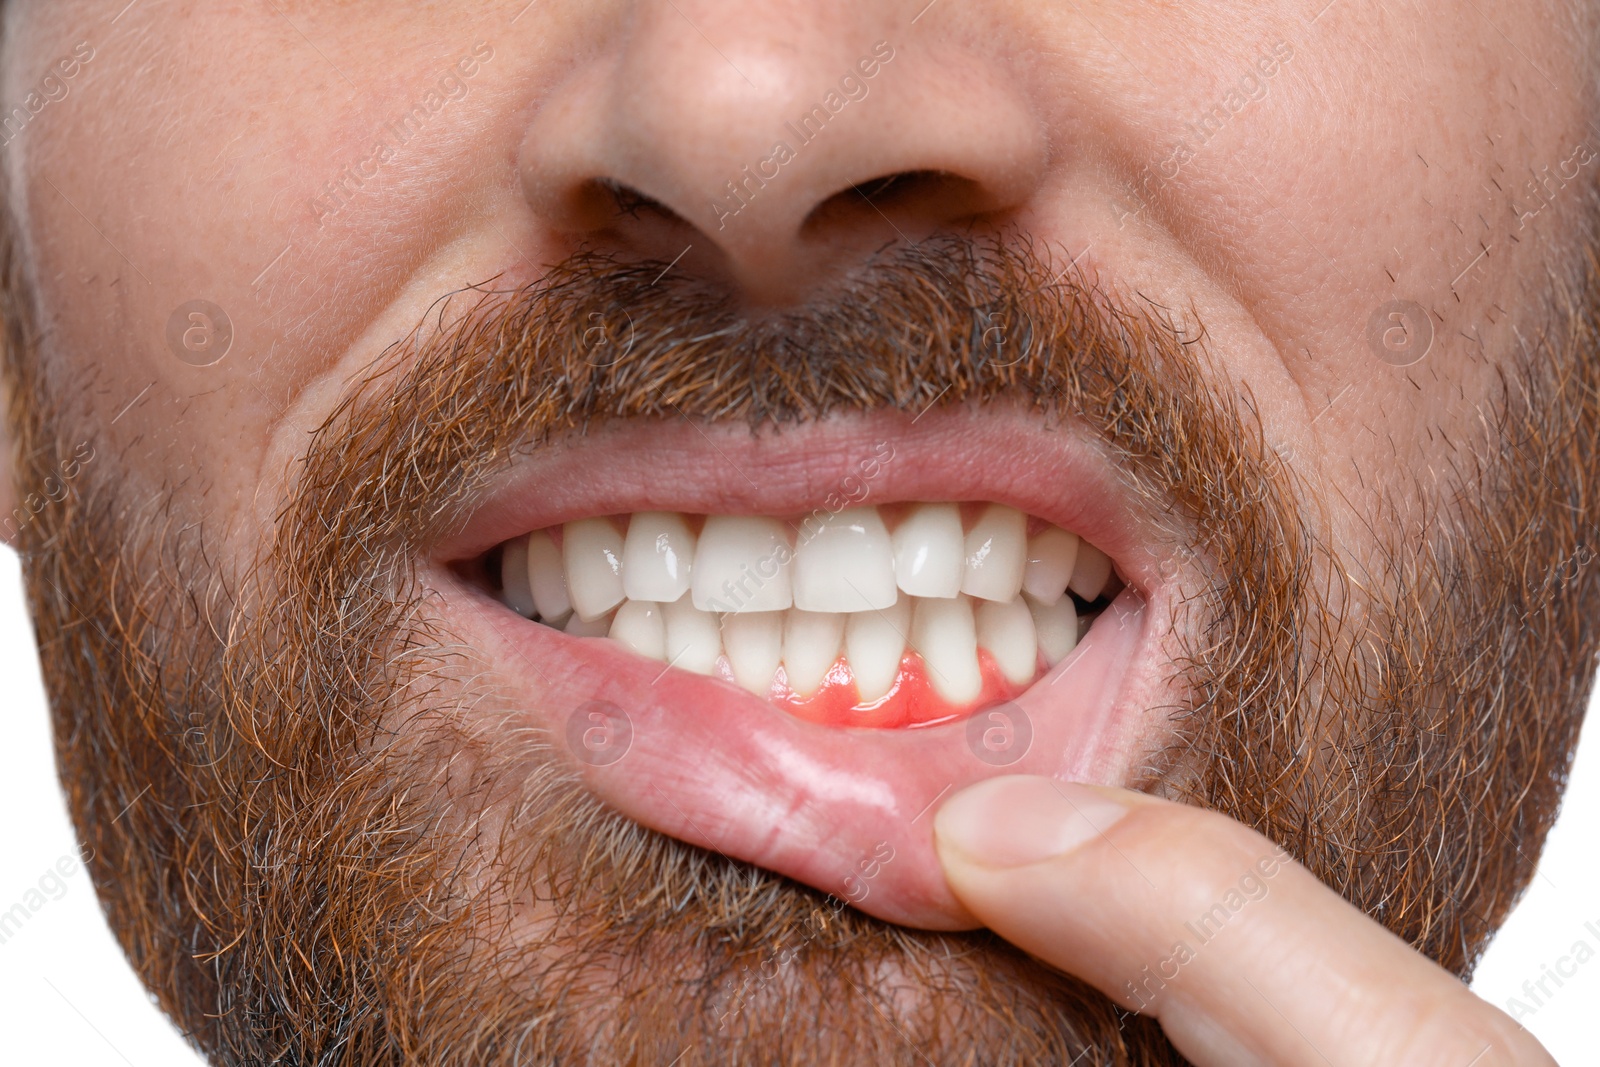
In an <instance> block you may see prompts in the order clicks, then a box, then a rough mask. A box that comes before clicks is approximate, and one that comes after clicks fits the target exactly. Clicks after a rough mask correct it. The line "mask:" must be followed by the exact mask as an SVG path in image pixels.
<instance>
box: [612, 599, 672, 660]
mask: <svg viewBox="0 0 1600 1067" xmlns="http://www.w3.org/2000/svg"><path fill="white" fill-rule="evenodd" d="M609 636H610V637H611V640H613V641H616V642H618V643H620V644H622V645H624V646H626V647H628V648H631V649H633V651H635V652H637V653H639V655H641V656H648V657H649V658H650V659H666V658H667V627H666V623H665V622H664V621H663V619H662V613H661V605H660V604H657V603H655V602H654V601H650V600H625V601H623V602H622V606H621V607H620V608H618V609H617V614H616V616H615V617H614V618H613V619H612V620H611V633H610V635H609Z"/></svg>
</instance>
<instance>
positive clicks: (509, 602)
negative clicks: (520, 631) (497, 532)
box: [500, 537, 539, 619]
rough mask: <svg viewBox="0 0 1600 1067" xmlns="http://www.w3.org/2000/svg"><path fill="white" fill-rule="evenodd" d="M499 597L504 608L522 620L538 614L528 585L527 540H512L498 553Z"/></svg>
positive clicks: (531, 590)
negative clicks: (503, 601)
mask: <svg viewBox="0 0 1600 1067" xmlns="http://www.w3.org/2000/svg"><path fill="white" fill-rule="evenodd" d="M500 595H501V597H502V598H504V600H505V603H506V607H508V608H510V609H511V610H512V611H514V612H516V613H517V614H518V615H521V616H522V617H523V618H524V619H528V618H532V617H533V616H534V615H536V614H538V611H539V609H538V607H537V606H536V605H535V604H534V602H533V588H532V587H531V586H530V585H528V539H527V538H526V537H516V538H512V539H511V540H510V541H507V542H506V546H505V550H504V551H503V552H501V553H500Z"/></svg>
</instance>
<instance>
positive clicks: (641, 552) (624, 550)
mask: <svg viewBox="0 0 1600 1067" xmlns="http://www.w3.org/2000/svg"><path fill="white" fill-rule="evenodd" d="M968 510H969V511H971V510H972V509H971V508H970V507H969V509H968ZM1036 525H1037V523H1036ZM1028 526H1029V520H1028V517H1027V516H1026V515H1024V514H1023V513H1022V512H1020V511H1017V510H1016V509H1014V508H1010V507H1006V506H1004V505H1000V504H988V505H983V506H981V507H979V508H978V509H977V510H976V513H975V514H973V515H972V517H971V521H970V522H969V523H968V524H966V528H965V529H963V522H962V508H961V507H960V506H958V505H956V504H951V503H928V504H911V505H891V506H887V507H885V508H882V509H880V508H876V507H853V508H848V509H845V510H843V511H839V512H837V513H834V514H823V513H821V512H818V513H814V514H813V515H812V516H810V517H808V518H806V519H805V520H804V521H803V522H800V523H787V522H784V521H782V520H780V519H775V518H765V517H759V516H745V515H710V516H706V517H704V518H703V519H697V518H695V517H692V516H685V515H681V514H678V513H675V512H640V513H638V514H635V515H633V516H631V517H630V518H628V519H627V520H626V526H625V530H624V529H623V528H619V525H618V524H617V523H616V522H614V521H613V520H612V519H609V518H590V519H579V520H576V521H574V522H569V523H567V524H566V525H565V526H564V527H563V528H562V530H561V543H560V544H559V545H557V543H556V540H555V539H554V538H553V537H552V536H551V533H550V532H549V531H546V530H538V531H535V532H534V533H532V534H530V535H528V536H526V537H518V538H514V539H513V540H511V541H509V542H507V543H506V544H505V545H504V546H503V552H502V556H501V577H502V583H503V590H502V594H501V596H502V599H503V600H504V602H505V603H506V604H507V605H508V606H510V607H512V608H513V609H515V610H516V611H518V612H520V613H521V614H522V615H524V616H527V617H537V618H538V619H539V620H540V621H542V622H545V623H547V624H549V625H552V626H561V627H563V628H564V629H566V631H567V632H568V633H575V634H581V635H585V636H603V635H609V636H610V637H612V638H613V639H615V640H617V641H619V642H621V643H622V644H624V645H626V646H627V647H629V648H631V649H632V650H633V651H635V652H637V653H639V654H640V655H644V656H648V657H651V658H653V659H660V660H664V661H666V662H668V663H671V664H673V665H675V666H679V667H683V668H686V669H689V670H693V671H698V672H700V673H704V674H711V673H714V672H715V671H716V670H717V665H718V661H719V659H721V658H722V657H726V665H727V670H728V671H729V673H731V675H732V677H733V678H734V679H735V680H736V681H737V682H738V683H739V684H740V685H743V686H745V687H746V688H748V689H750V690H751V691H753V692H756V693H759V694H762V695H766V694H767V693H768V692H769V691H770V690H771V687H772V685H773V683H774V680H775V676H776V675H777V673H778V670H779V668H780V665H781V667H782V670H783V675H784V681H785V683H786V684H787V686H788V687H789V688H790V689H791V690H793V691H794V692H795V693H797V694H798V695H801V696H804V695H807V694H809V693H811V692H815V691H816V689H817V688H818V687H819V686H821V684H822V683H823V681H824V679H825V678H826V676H827V675H828V673H829V671H830V670H832V669H833V668H834V666H835V664H836V663H837V661H838V660H839V658H840V654H841V653H843V654H844V657H845V662H846V663H847V664H848V667H849V670H850V674H851V676H853V678H854V680H855V683H856V686H857V689H858V690H859V694H860V699H861V700H862V701H863V702H872V701H875V700H877V699H879V698H881V697H882V696H884V695H885V694H887V693H888V692H889V691H890V690H891V689H892V687H893V686H894V683H895V679H896V678H897V676H898V674H899V667H900V661H901V659H902V657H903V656H904V655H905V652H906V650H907V647H908V646H909V647H910V649H911V650H912V651H915V652H917V653H920V654H921V655H922V657H923V660H924V662H925V664H926V665H927V667H928V671H927V673H928V680H929V682H930V683H931V684H932V685H933V687H934V689H935V690H936V691H937V692H939V694H940V695H941V696H943V697H944V698H945V699H947V700H949V701H951V702H952V703H958V704H959V703H966V702H969V701H971V700H973V699H975V698H976V697H977V695H978V691H979V688H980V686H981V684H982V680H981V675H980V670H979V664H978V650H979V649H980V648H982V649H986V650H987V651H988V652H989V654H990V655H991V656H992V657H993V658H994V661H995V665H996V666H997V667H998V668H999V670H1000V672H1001V673H1002V674H1003V675H1004V676H1005V678H1006V679H1007V680H1008V681H1010V682H1011V683H1012V684H1014V685H1025V684H1027V683H1028V682H1030V681H1031V680H1032V679H1033V678H1034V677H1035V675H1036V674H1037V672H1038V670H1039V665H1040V662H1041V660H1042V662H1043V664H1044V665H1046V666H1051V665H1054V664H1055V663H1057V662H1059V661H1060V660H1061V659H1062V658H1063V657H1064V656H1066V654H1067V653H1068V652H1070V651H1072V649H1073V647H1074V646H1075V645H1076V643H1077V640H1078V636H1079V631H1080V626H1081V623H1080V620H1079V618H1078V615H1077V611H1078V605H1076V604H1075V602H1074V601H1073V600H1072V599H1071V598H1069V597H1067V593H1068V592H1071V593H1073V594H1074V595H1075V596H1076V597H1077V598H1078V599H1079V600H1082V601H1085V602H1088V601H1094V600H1096V599H1098V598H1099V597H1100V596H1101V595H1102V594H1103V593H1105V592H1106V591H1107V586H1108V583H1109V582H1110V580H1111V561H1110V559H1109V558H1108V557H1107V556H1106V555H1105V554H1104V553H1103V552H1101V551H1100V550H1099V549H1097V548H1095V547H1094V546H1093V545H1090V544H1088V543H1087V542H1083V541H1081V540H1080V539H1079V538H1078V536H1077V535H1076V534H1073V533H1069V532H1067V531H1065V530H1063V529H1061V528H1060V527H1056V526H1044V527H1043V528H1042V529H1039V530H1038V531H1037V532H1036V533H1034V534H1033V535H1032V536H1029V534H1028ZM697 527H698V533H697V532H696V528H697ZM1112 591H1113V592H1114V590H1112Z"/></svg>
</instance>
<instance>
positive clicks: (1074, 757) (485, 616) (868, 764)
mask: <svg viewBox="0 0 1600 1067" xmlns="http://www.w3.org/2000/svg"><path fill="white" fill-rule="evenodd" d="M469 599H470V607H469V609H468V619H467V621H468V624H469V625H470V626H472V627H473V628H474V629H476V630H478V631H479V633H480V635H481V638H482V642H481V643H479V644H478V645H477V647H479V648H482V649H484V650H485V651H486V652H488V653H489V654H490V655H491V656H493V657H494V658H495V661H496V662H499V663H501V664H503V665H504V667H505V669H506V670H507V671H508V672H509V673H510V674H511V675H512V676H513V681H514V684H515V685H517V687H518V689H519V690H520V691H522V692H524V693H526V694H527V700H528V705H527V707H528V710H527V712H526V724H527V725H531V726H534V727H539V728H543V729H545V730H548V731H549V734H550V738H551V741H552V743H553V745H554V747H555V748H556V750H557V751H558V752H561V753H564V754H566V755H567V756H569V757H570V759H571V761H572V763H573V764H574V765H575V766H576V768H577V769H578V771H579V773H580V774H581V776H582V778H583V780H584V782H585V784H586V786H587V787H588V788H589V789H590V791H591V792H593V794H594V795H595V796H596V797H597V798H599V799H600V800H601V801H602V802H604V803H606V804H607V805H609V806H610V807H612V808H613V809H615V810H616V811H618V812H620V813H621V814H623V815H625V816H627V817H628V818H630V819H633V820H634V821H636V822H638V823H640V824H642V825H644V826H648V827H650V828H652V829H655V830H658V831H660V832H661V833H664V834H668V835H670V836H672V837H675V838H678V839H680V840H683V841H686V842H689V843H691V844H695V845H699V846H701V847H704V848H707V849H711V850H714V851H716V852H719V853H721V854H722V855H724V856H727V857H728V858H730V859H735V860H742V861H744V862H747V863H751V864H755V865H757V866H760V867H764V868H767V869H769V870H772V871H775V872H777V873H779V874H783V875H787V876H788V877H791V878H794V879H796V880H798V881H801V882H804V883H806V884H808V885H811V886H813V887H815V888H817V889H819V890H822V891H824V892H827V893H831V894H833V895H835V896H837V897H839V898H841V899H844V900H847V901H849V902H851V903H852V904H854V905H855V906H856V907H858V908H860V909H861V910H862V911H865V912H867V913H868V914H871V915H875V916H877V917H879V918H881V919H885V920H888V921H891V922H896V923H901V924H904V925H908V926H916V927H922V928H925V929H936V930H958V929H969V928H972V927H974V926H976V925H977V923H976V922H975V921H974V920H973V919H972V917H971V916H970V915H969V914H968V913H967V912H966V911H965V909H963V908H962V907H961V906H960V904H959V903H957V901H956V900H955V898H954V897H953V896H952V895H951V894H950V892H949V889H948V888H947V887H946V885H945V882H944V878H943V876H942V874H941V873H940V868H939V864H938V860H937V858H936V856H935V854H934V848H933V813H934V811H935V810H936V809H937V805H938V802H939V801H940V800H942V799H943V798H945V797H946V796H948V795H949V794H951V793H953V792H955V791H956V790H958V789H961V788H963V787H965V786H967V785H970V784H972V783H974V782H977V781H979V780H981V779H984V778H989V777H994V776H996V775H1002V774H1043V775H1052V776H1055V777H1059V778H1067V779H1073V780H1087V781H1100V780H1103V779H1104V778H1105V777H1107V765H1108V762H1109V754H1110V752H1111V751H1112V750H1113V749H1114V748H1115V747H1116V745H1117V742H1118V740H1119V734H1120V731H1119V730H1117V729H1116V725H1117V724H1116V722H1115V719H1116V715H1115V713H1114V709H1115V708H1116V706H1117V696H1118V693H1119V690H1121V689H1122V688H1123V686H1122V683H1123V681H1124V679H1125V675H1126V673H1127V671H1128V670H1129V669H1130V665H1131V664H1132V662H1133V660H1134V657H1135V652H1136V651H1137V650H1138V649H1139V647H1140V646H1141V644H1142V643H1143V642H1144V640H1145V638H1146V637H1147V634H1146V630H1147V619H1148V617H1149V612H1148V610H1147V605H1146V603H1145V602H1144V600H1143V599H1142V598H1141V597H1140V596H1139V595H1138V593H1137V592H1136V591H1135V590H1134V589H1133V588H1131V587H1130V588H1128V589H1125V590H1123V592H1122V594H1121V595H1119V596H1118V598H1117V599H1116V600H1115V601H1114V602H1113V603H1112V604H1111V605H1110V606H1108V607H1107V608H1106V609H1105V611H1104V612H1102V613H1101V615H1100V616H1099V617H1098V618H1097V619H1096V621H1095V623H1094V625H1093V626H1092V627H1091V628H1090V630H1089V632H1088V633H1087V634H1085V635H1084V637H1083V639H1082V640H1081V641H1080V642H1079V644H1078V647H1077V648H1076V649H1074V650H1073V652H1072V653H1071V654H1070V655H1068V656H1067V658H1066V659H1064V660H1062V662H1061V663H1059V664H1057V665H1056V667H1055V668H1054V669H1053V670H1051V671H1050V673H1049V674H1047V675H1046V676H1045V677H1044V678H1042V679H1040V680H1039V681H1038V682H1036V683H1035V684H1034V685H1033V686H1032V687H1031V688H1029V689H1028V690H1027V691H1026V692H1024V693H1022V694H1021V695H1019V696H1017V697H1016V699H1014V700H1011V701H1008V702H1005V703H1003V704H1000V705H998V706H994V707H989V708H985V709H982V710H979V711H978V712H976V713H975V714H973V715H972V716H970V717H968V718H966V719H964V720H961V721H956V722H949V723H943V724H938V725H929V726H924V727H921V728H918V729H912V730H903V729H902V730H882V729H856V728H845V727H837V726H824V725H819V724H816V723H811V722H805V721H803V720H801V719H799V718H797V717H795V716H793V715H791V714H788V713H786V712H784V711H780V710H779V709H777V708H775V707H773V706H772V705H770V704H768V703H766V702H765V701H762V700H760V699H758V698H756V697H754V696H752V695H751V694H750V693H748V692H746V691H744V690H742V689H739V688H737V687H735V686H733V685H731V684H729V683H727V682H724V681H720V680H717V679H712V678H707V677H704V676H701V675H697V674H691V673H688V672H686V671H681V670H677V669H667V668H665V667H664V666H663V665H662V664H660V663H657V662H653V661H649V660H645V659H643V658H642V657H639V656H635V655H633V654H632V653H630V652H628V651H626V650H624V649H622V648H621V647H619V646H618V645H616V644H614V643H612V642H610V641H609V640H606V639H603V638H578V637H571V636H568V635H566V634H563V633H560V632H559V631H556V630H553V629H550V628H549V627H544V626H539V625H535V624H531V623H526V622H523V621H522V620H519V619H517V618H516V617H515V616H513V615H511V614H510V613H509V612H507V611H506V609H505V608H504V607H502V606H501V605H499V604H497V603H495V602H493V601H491V600H489V599H488V598H487V597H484V596H481V595H472V596H471V597H470V598H469Z"/></svg>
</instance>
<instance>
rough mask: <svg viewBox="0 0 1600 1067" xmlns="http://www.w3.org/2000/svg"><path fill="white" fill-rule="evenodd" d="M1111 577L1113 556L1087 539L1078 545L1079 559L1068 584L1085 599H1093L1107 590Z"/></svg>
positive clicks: (1074, 565)
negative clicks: (1107, 583)
mask: <svg viewBox="0 0 1600 1067" xmlns="http://www.w3.org/2000/svg"><path fill="white" fill-rule="evenodd" d="M1110 577H1111V557H1110V556H1107V555H1106V554H1105V553H1104V552H1102V551H1100V550H1099V549H1098V548H1096V547H1094V546H1093V545H1091V544H1090V543H1089V542H1087V541H1085V542H1083V543H1082V544H1081V545H1079V546H1078V560H1077V562H1076V563H1075V564H1073V567H1072V582H1071V584H1069V585H1068V586H1067V588H1069V589H1071V590H1072V591H1073V592H1074V593H1076V594H1078V596H1079V597H1080V598H1081V599H1083V600H1085V601H1091V600H1094V599H1096V598H1098V597H1099V596H1100V594H1101V593H1102V592H1103V591H1104V590H1105V587H1106V580H1107V579H1108V578H1110Z"/></svg>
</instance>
